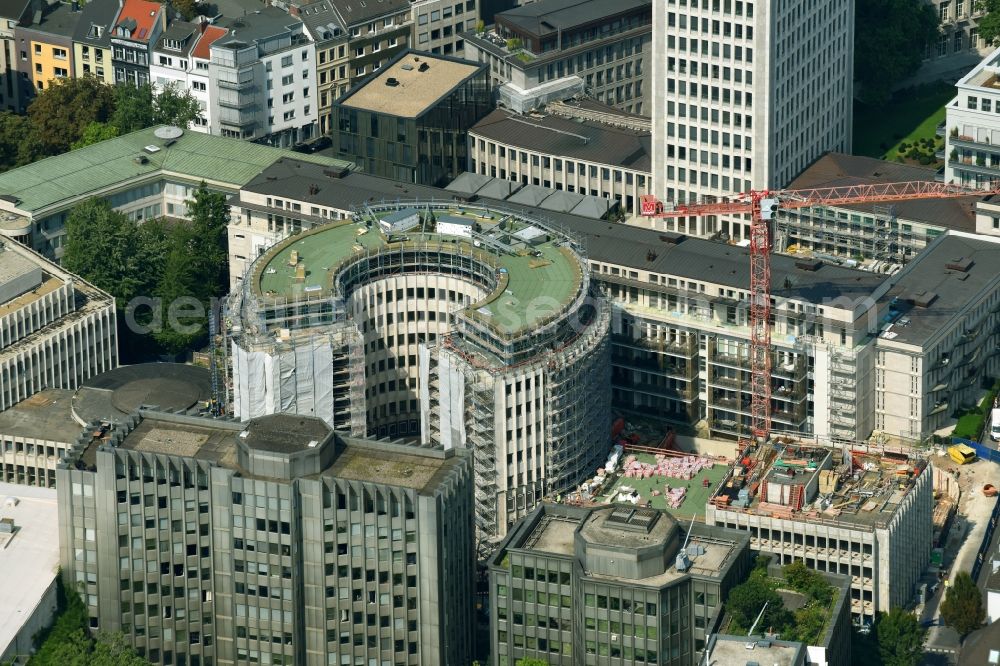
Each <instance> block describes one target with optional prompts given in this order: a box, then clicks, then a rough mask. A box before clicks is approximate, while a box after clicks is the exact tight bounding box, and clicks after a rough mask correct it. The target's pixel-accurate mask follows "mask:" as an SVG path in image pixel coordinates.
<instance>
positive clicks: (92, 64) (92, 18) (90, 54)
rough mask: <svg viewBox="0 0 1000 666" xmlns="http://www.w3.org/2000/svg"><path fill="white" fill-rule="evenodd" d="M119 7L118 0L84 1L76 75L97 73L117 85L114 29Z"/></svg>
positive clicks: (75, 41) (76, 37)
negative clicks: (113, 40) (114, 60)
mask: <svg viewBox="0 0 1000 666" xmlns="http://www.w3.org/2000/svg"><path fill="white" fill-rule="evenodd" d="M119 7H120V3H119V2H118V0H90V2H88V3H86V4H84V5H83V8H82V9H81V10H80V20H79V21H77V24H76V31H75V32H74V33H73V76H74V77H76V78H78V79H79V78H83V77H85V76H93V77H95V78H97V79H99V80H101V81H104V83H107V84H108V85H114V83H115V69H114V67H113V66H112V64H111V59H112V55H113V53H112V50H111V33H112V32H113V29H112V28H113V26H114V22H115V17H116V16H118V9H119Z"/></svg>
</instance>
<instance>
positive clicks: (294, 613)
mask: <svg viewBox="0 0 1000 666" xmlns="http://www.w3.org/2000/svg"><path fill="white" fill-rule="evenodd" d="M471 474H472V461H471V457H470V456H469V455H467V454H466V452H465V451H454V450H452V451H444V450H442V449H441V448H439V447H415V446H407V445H403V444H400V443H398V442H389V441H380V442H372V441H365V440H357V439H352V438H350V437H346V436H342V435H341V434H339V433H335V432H333V430H331V429H330V428H329V426H327V425H326V424H325V423H323V421H321V420H319V419H315V418H309V417H303V416H296V415H273V416H267V417H263V418H257V419H253V420H251V421H250V422H249V423H244V424H239V423H235V422H232V421H226V420H218V419H206V418H200V417H191V416H183V415H177V414H168V413H157V412H151V411H146V410H142V411H140V412H139V413H137V414H134V415H133V416H132V417H131V418H130V419H128V420H127V421H126V422H125V423H123V424H121V425H119V426H116V427H112V428H110V429H108V428H104V427H97V426H94V427H91V428H88V429H87V430H86V431H85V433H84V434H83V435H81V437H80V439H79V440H78V442H77V443H76V444H75V446H74V450H73V452H72V453H71V455H70V457H69V459H68V460H67V462H66V464H64V465H61V466H60V469H59V470H58V472H57V475H56V487H57V492H58V501H59V543H60V553H61V554H60V561H61V564H62V568H63V574H64V575H65V576H66V578H67V580H68V581H72V582H73V584H79V585H80V591H81V594H82V596H83V599H84V601H85V604H86V606H87V613H88V615H89V618H90V626H91V628H92V629H96V630H106V631H122V632H124V634H125V636H126V637H127V639H128V640H129V642H131V643H132V644H133V645H134V646H135V647H136V649H137V650H138V652H139V654H140V655H142V656H143V657H145V658H146V659H148V660H149V661H150V662H152V663H153V664H177V663H188V664H216V665H220V666H221V665H223V664H237V663H270V664H295V665H299V664H301V665H303V666H310V665H317V666H325V665H327V664H340V663H351V664H354V663H369V662H372V663H383V662H386V663H393V664H412V665H413V666H416V665H418V664H467V663H470V661H471V650H472V621H471V618H472V599H473V589H472V583H473V573H474V560H473V551H472V506H471V492H472V491H471Z"/></svg>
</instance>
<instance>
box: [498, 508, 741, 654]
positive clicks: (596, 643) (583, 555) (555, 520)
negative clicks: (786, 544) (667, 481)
mask: <svg viewBox="0 0 1000 666" xmlns="http://www.w3.org/2000/svg"><path fill="white" fill-rule="evenodd" d="M687 531H690V534H689V535H688V536H685V532H687ZM749 541H750V539H749V535H747V534H746V533H745V532H737V531H736V530H728V529H724V528H718V527H708V526H704V525H700V524H695V525H691V526H690V528H689V527H688V526H687V525H683V524H679V523H678V521H677V520H676V519H675V518H674V517H673V516H671V515H670V514H669V513H667V512H666V511H661V510H657V509H649V508H637V507H635V506H631V505H628V504H612V505H609V506H601V507H597V508H581V507H572V506H564V505H556V504H542V505H540V506H539V507H537V508H536V509H535V510H534V511H532V512H531V513H530V514H528V515H527V516H525V517H524V518H522V519H521V520H519V521H518V522H517V524H516V525H515V526H514V527H513V528H512V529H511V531H510V532H509V533H508V535H507V538H506V539H504V541H503V543H501V544H500V547H499V548H498V549H497V550H496V551H495V552H494V554H493V555H492V556H491V557H490V559H489V572H490V613H489V616H490V643H491V648H492V649H491V653H492V654H493V655H494V657H493V658H494V659H495V661H496V663H497V664H498V665H500V666H514V665H515V664H516V663H517V662H518V661H520V660H521V659H530V658H534V659H542V660H544V661H545V662H546V663H549V664H553V665H557V664H558V665H562V664H566V665H570V664H602V663H611V660H615V662H614V663H621V664H638V663H647V664H670V665H675V664H676V665H678V666H680V665H683V666H693V665H694V664H696V663H699V653H700V652H701V651H702V650H703V649H704V647H705V642H706V640H707V638H708V636H709V635H710V633H711V631H712V629H711V628H712V627H713V626H714V625H715V624H716V623H717V622H718V620H719V615H720V614H721V612H722V606H723V603H724V602H725V599H726V597H727V595H728V593H729V590H730V589H732V588H733V587H734V586H736V585H738V584H740V583H741V582H743V580H744V578H745V577H746V575H747V574H748V573H749V571H750V569H751V558H750V548H749Z"/></svg>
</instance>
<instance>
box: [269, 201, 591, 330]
mask: <svg viewBox="0 0 1000 666" xmlns="http://www.w3.org/2000/svg"><path fill="white" fill-rule="evenodd" d="M436 212H437V213H446V214H453V215H464V216H465V218H466V219H470V220H474V221H476V222H478V223H479V224H480V225H481V226H483V227H488V226H489V225H495V224H496V222H495V221H494V220H493V219H492V218H486V217H482V216H480V213H481V212H482V211H476V209H474V208H471V207H470V208H465V209H463V208H459V207H456V208H454V209H452V210H449V211H440V210H439V211H436ZM529 222H530V221H529ZM362 232H363V233H362ZM406 237H407V238H408V240H406V241H405V243H406V244H416V243H417V242H418V241H419V242H421V243H424V244H426V243H436V244H439V245H440V246H441V247H442V248H455V249H456V251H460V252H462V253H463V254H466V255H472V256H474V257H476V258H477V259H479V260H480V261H482V262H484V263H486V264H489V265H492V266H494V267H496V268H497V269H500V270H501V272H502V274H501V279H500V280H499V281H498V285H497V288H496V289H495V290H494V291H493V293H491V294H489V295H488V296H487V297H486V298H485V299H483V300H482V301H479V302H478V303H474V304H473V305H472V306H471V307H470V308H469V309H468V310H467V311H466V315H467V316H470V317H473V318H475V319H478V320H479V321H484V322H487V323H489V324H492V326H493V327H495V328H497V329H499V330H500V331H501V332H502V333H506V334H513V333H516V332H519V331H521V330H523V329H526V328H530V327H532V326H538V325H541V324H542V323H543V322H544V321H545V320H548V319H549V318H550V317H551V316H553V315H555V314H557V313H558V312H560V311H561V309H562V308H563V307H565V306H567V305H569V303H570V302H571V301H572V300H573V299H574V298H575V297H576V295H577V294H578V293H579V290H580V288H581V286H582V282H583V276H582V272H581V266H580V263H579V261H578V259H577V258H576V256H575V255H574V254H573V253H572V252H570V251H569V250H568V249H566V248H565V247H560V246H558V245H556V244H555V243H554V242H553V239H549V240H548V241H547V242H544V243H541V244H539V245H535V246H533V247H532V248H531V250H532V251H535V252H537V253H539V255H540V256H533V255H532V254H530V253H529V252H527V251H524V252H520V253H516V254H510V253H497V252H493V251H487V250H485V249H484V248H481V247H474V246H473V244H472V243H471V242H470V241H469V240H468V239H464V238H460V237H454V236H442V235H438V234H431V233H427V234H421V233H419V232H418V231H417V230H414V231H411V232H408V233H407V234H406ZM388 240H389V239H388V238H387V237H386V236H385V235H384V234H382V233H381V232H380V231H379V230H378V228H377V226H374V225H373V226H372V227H371V228H370V229H368V230H367V231H365V227H364V225H361V224H358V223H356V222H353V221H350V220H347V221H342V222H336V223H333V224H329V225H325V226H322V227H318V228H315V229H312V230H310V231H307V232H304V233H302V234H299V235H297V236H294V237H292V238H289V239H287V240H285V241H284V242H282V243H279V244H278V245H277V246H275V247H274V248H273V249H272V250H271V252H270V253H269V255H268V256H267V257H265V258H264V259H263V260H262V261H261V262H260V263H259V264H258V265H257V268H256V269H255V274H254V276H253V278H252V279H253V280H254V283H253V284H254V286H255V287H257V292H258V294H259V295H261V296H264V297H265V298H267V297H287V296H295V295H298V294H302V293H315V294H317V295H320V294H328V293H330V290H331V289H332V287H333V279H334V276H335V275H336V273H337V272H338V271H337V270H335V267H337V266H339V265H340V264H342V263H344V262H345V261H347V260H348V259H349V258H350V257H351V256H352V255H354V254H355V253H360V252H365V251H369V250H377V249H378V248H381V247H389V243H388ZM397 246H398V245H397V244H396V243H394V244H393V247H397ZM292 252H297V253H298V254H297V263H296V262H292V260H291V259H292ZM300 266H304V272H305V275H304V276H303V277H301V279H297V278H296V272H297V271H298V270H302V269H300V268H299V267H300ZM504 269H506V272H505V273H503V270H504Z"/></svg>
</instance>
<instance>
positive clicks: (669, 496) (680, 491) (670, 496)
mask: <svg viewBox="0 0 1000 666" xmlns="http://www.w3.org/2000/svg"><path fill="white" fill-rule="evenodd" d="M666 489H667V492H666V493H664V499H665V500H666V501H667V506H669V507H670V508H671V509H676V508H677V507H679V506H680V505H681V503H682V502H683V501H684V498H685V497H686V496H687V488H671V487H670V486H669V485H668V486H666Z"/></svg>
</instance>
